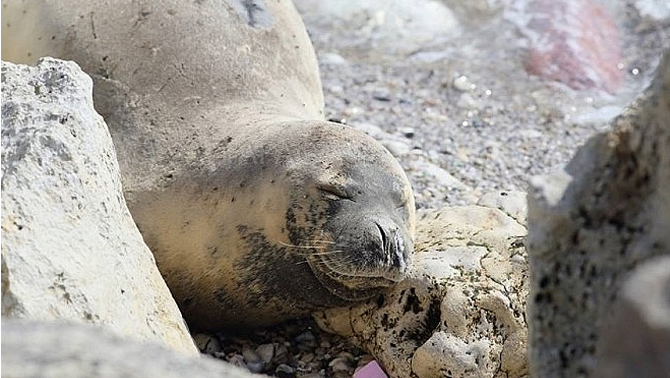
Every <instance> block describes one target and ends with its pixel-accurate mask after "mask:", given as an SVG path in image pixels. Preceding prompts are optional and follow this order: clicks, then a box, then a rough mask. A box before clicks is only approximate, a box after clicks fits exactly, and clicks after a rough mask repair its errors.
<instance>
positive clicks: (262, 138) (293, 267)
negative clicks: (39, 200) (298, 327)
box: [2, 0, 415, 331]
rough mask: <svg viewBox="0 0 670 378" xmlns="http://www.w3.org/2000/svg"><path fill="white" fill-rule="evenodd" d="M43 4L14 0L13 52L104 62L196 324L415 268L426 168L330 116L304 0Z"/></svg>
mask: <svg viewBox="0 0 670 378" xmlns="http://www.w3.org/2000/svg"><path fill="white" fill-rule="evenodd" d="M26 3H28V4H26ZM30 4H32V3H31V2H20V1H16V2H11V1H9V2H6V1H3V14H2V17H3V20H2V21H3V22H2V24H3V33H2V37H3V41H2V42H3V43H2V46H3V59H8V60H13V61H19V62H21V61H24V62H25V61H30V60H31V59H36V58H37V57H40V56H47V55H49V56H54V57H59V58H63V59H71V60H74V61H76V62H77V63H78V64H79V65H80V66H81V67H82V68H83V69H84V71H86V72H87V73H88V74H89V75H91V77H92V78H93V80H94V101H95V106H96V109H97V110H98V111H99V112H100V113H101V114H102V115H103V116H104V117H105V120H106V121H107V124H108V125H109V128H110V132H111V134H112V138H113V140H114V143H115V147H116V149H117V156H118V159H119V163H120V167H121V174H122V182H123V186H124V195H125V196H126V201H127V204H128V207H129V209H130V211H131V213H132V215H133V218H134V219H135V221H136V223H137V225H138V227H139V229H140V231H141V233H142V236H143V237H144V240H145V242H146V243H147V245H148V246H149V247H150V248H151V250H152V252H153V253H154V256H155V258H156V262H157V264H158V268H159V270H160V271H161V274H162V275H163V277H164V278H165V280H166V282H167V284H168V286H169V288H170V290H171V291H172V293H173V295H174V297H175V299H176V300H177V303H178V305H179V307H180V309H181V310H182V314H183V315H184V317H185V319H186V321H187V323H188V324H189V326H190V327H191V328H192V329H194V330H198V331H201V330H221V329H232V328H239V327H258V326H265V325H270V324H274V323H277V322H279V321H282V320H285V319H288V318H292V317H297V316H303V315H306V314H308V313H309V312H311V311H313V310H317V309H325V308H330V307H335V306H342V305H346V304H348V303H351V302H354V301H361V300H365V299H368V298H372V297H374V296H375V295H377V294H378V293H379V292H380V291H381V290H384V289H385V288H387V287H389V286H392V285H394V284H395V283H397V282H399V281H400V280H402V279H403V277H404V275H405V273H406V271H407V269H408V264H409V263H410V260H411V253H412V250H413V244H412V238H413V233H414V223H415V214H414V211H415V206H414V198H413V194H412V191H411V187H410V184H409V182H408V180H407V177H406V175H405V173H404V172H403V170H402V169H401V167H400V165H399V164H398V162H397V161H396V160H395V159H394V158H393V156H391V154H390V153H389V152H388V151H387V150H386V149H385V148H384V147H382V146H381V145H380V144H379V143H378V142H377V141H375V140H374V139H372V138H370V137H368V136H367V135H365V134H363V133H361V132H359V131H356V130H354V129H353V128H351V127H348V126H345V125H340V124H336V123H330V122H327V121H325V120H324V116H323V106H324V105H323V93H322V89H321V83H320V80H319V73H318V66H317V62H316V57H315V55H314V51H313V48H312V46H311V43H310V41H309V38H308V36H307V33H306V30H305V27H304V25H303V24H302V21H301V19H300V17H299V15H298V13H297V11H296V10H295V8H294V7H293V4H292V3H291V2H290V1H286V0H278V1H277V0H275V1H267V2H264V1H258V0H257V1H235V0H228V1H216V2H215V1H183V0H169V1H160V2H157V1H153V0H134V1H116V2H109V1H107V0H67V1H63V0H45V1H43V2H40V6H31V5H30ZM17 41H18V42H17ZM17 45H18V46H17ZM6 46H7V50H6ZM110 268H111V267H110Z"/></svg>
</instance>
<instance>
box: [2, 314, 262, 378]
mask: <svg viewBox="0 0 670 378" xmlns="http://www.w3.org/2000/svg"><path fill="white" fill-rule="evenodd" d="M2 376H3V377H7V378H28V377H43V378H59V377H70V378H117V377H118V378H122V377H123V378H125V377H138V378H140V377H163V378H178V377H201V378H208V377H209V378H253V377H260V376H258V375H254V374H251V373H249V372H247V371H245V370H243V369H241V368H238V367H236V366H233V365H230V364H227V363H225V362H222V361H218V360H215V359H213V358H210V357H208V356H202V357H200V356H186V355H184V354H183V353H179V352H176V351H174V350H171V349H168V348H165V347H164V346H162V345H159V344H157V343H151V342H148V343H140V342H138V341H136V340H132V339H125V338H122V337H119V336H118V335H115V334H113V333H110V332H109V331H107V330H105V329H102V328H101V327H96V326H93V325H90V324H67V323H45V322H35V321H26V320H16V319H11V320H9V319H3V321H2Z"/></svg>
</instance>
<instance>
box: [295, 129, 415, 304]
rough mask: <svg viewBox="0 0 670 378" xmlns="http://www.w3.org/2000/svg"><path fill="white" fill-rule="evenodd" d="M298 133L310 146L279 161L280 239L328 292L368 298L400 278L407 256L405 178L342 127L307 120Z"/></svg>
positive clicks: (382, 152) (375, 146)
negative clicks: (285, 201) (285, 192)
mask: <svg viewBox="0 0 670 378" xmlns="http://www.w3.org/2000/svg"><path fill="white" fill-rule="evenodd" d="M304 139H305V141H309V142H308V143H309V144H310V147H309V148H303V149H302V151H301V152H297V153H296V155H302V156H301V158H294V159H292V161H291V162H289V163H288V164H287V165H286V166H285V170H286V171H285V172H286V177H287V180H288V182H289V185H290V189H289V192H290V193H291V200H290V201H289V203H290V205H289V206H288V208H287V210H286V215H285V219H286V229H287V231H288V235H287V236H288V240H289V242H288V243H286V245H285V246H286V247H287V249H288V251H289V252H292V253H296V254H299V255H301V256H303V257H304V258H305V259H306V261H307V264H308V266H309V268H310V269H311V272H312V273H313V275H314V276H315V277H316V279H317V280H318V281H319V282H320V283H321V285H322V286H323V287H325V288H326V289H327V290H328V291H329V293H330V294H331V295H332V296H334V297H337V298H340V299H342V300H345V301H354V300H361V299H365V298H369V297H371V296H373V295H375V294H376V293H378V292H379V290H380V289H383V288H386V287H389V286H392V285H393V284H395V283H397V282H399V281H400V280H402V279H403V278H404V276H405V274H406V272H407V269H408V266H409V264H410V261H411V254H412V251H413V242H412V237H413V232H414V222H415V220H414V216H415V215H414V197H413V194H412V190H411V187H410V184H409V182H408V180H407V177H406V176H405V174H404V172H403V170H402V168H401V167H400V165H399V164H398V162H397V161H396V160H395V159H394V158H393V157H392V156H391V154H390V153H389V152H388V151H387V150H386V149H385V148H383V147H382V146H381V145H380V144H379V143H378V142H376V141H374V140H373V139H372V138H370V137H368V136H367V135H365V134H363V133H360V132H359V131H356V130H353V129H351V128H350V127H347V126H343V125H337V124H322V125H316V126H315V125H312V126H311V127H310V128H309V129H308V131H307V132H306V133H305V135H304ZM306 143H307V142H306ZM291 247H293V250H291Z"/></svg>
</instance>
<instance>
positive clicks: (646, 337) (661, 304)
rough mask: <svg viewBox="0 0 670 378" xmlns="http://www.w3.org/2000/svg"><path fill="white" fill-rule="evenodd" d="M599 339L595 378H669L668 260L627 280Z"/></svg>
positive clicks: (640, 269)
mask: <svg viewBox="0 0 670 378" xmlns="http://www.w3.org/2000/svg"><path fill="white" fill-rule="evenodd" d="M602 335H603V337H602V339H601V343H600V345H599V349H598V350H599V351H601V356H600V358H599V359H598V366H597V367H596V370H595V373H594V377H597V378H624V377H638V378H652V377H670V256H661V257H656V258H653V259H651V260H650V261H647V262H645V263H644V264H642V265H641V266H639V267H637V268H636V269H635V270H634V271H633V273H632V274H631V276H630V278H628V279H626V281H625V283H624V284H623V287H622V289H621V295H620V298H619V300H618V301H617V304H616V306H615V314H614V320H613V321H612V323H611V324H609V325H608V326H606V327H604V328H603V329H602Z"/></svg>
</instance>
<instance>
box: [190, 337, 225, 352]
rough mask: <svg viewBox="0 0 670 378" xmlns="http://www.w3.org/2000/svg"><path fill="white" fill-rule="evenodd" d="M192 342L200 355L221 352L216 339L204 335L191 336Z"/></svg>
mask: <svg viewBox="0 0 670 378" xmlns="http://www.w3.org/2000/svg"><path fill="white" fill-rule="evenodd" d="M193 342H195V345H196V346H197V347H198V349H199V350H200V352H201V353H207V354H214V353H216V352H220V351H221V344H220V343H219V341H218V340H217V339H215V338H214V337H212V336H210V335H205V334H204V333H198V334H197V335H195V336H193Z"/></svg>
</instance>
